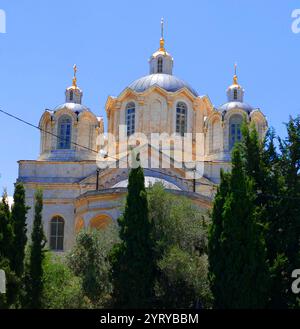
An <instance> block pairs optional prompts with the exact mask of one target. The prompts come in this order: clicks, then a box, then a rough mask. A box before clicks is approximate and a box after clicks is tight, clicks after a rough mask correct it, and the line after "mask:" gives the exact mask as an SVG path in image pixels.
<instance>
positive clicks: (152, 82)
mask: <svg viewBox="0 0 300 329" xmlns="http://www.w3.org/2000/svg"><path fill="white" fill-rule="evenodd" d="M152 86H159V87H160V88H162V89H164V90H166V91H168V92H176V91H178V90H180V89H183V88H187V89H188V90H189V91H190V92H191V93H192V94H193V95H194V96H195V97H198V93H197V92H196V91H195V90H194V89H193V88H192V87H191V86H189V84H188V83H186V82H185V81H183V80H181V79H179V78H177V77H175V76H174V75H170V74H164V73H156V74H150V75H147V76H144V77H142V78H140V79H137V80H135V81H134V82H132V83H131V84H130V85H129V86H128V88H130V89H132V90H134V91H136V92H138V93H141V92H144V91H145V90H147V89H149V88H151V87H152Z"/></svg>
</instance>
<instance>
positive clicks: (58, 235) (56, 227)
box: [50, 216, 65, 251]
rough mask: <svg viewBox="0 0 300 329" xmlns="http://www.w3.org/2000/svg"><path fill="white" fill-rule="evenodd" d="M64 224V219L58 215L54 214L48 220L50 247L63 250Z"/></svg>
mask: <svg viewBox="0 0 300 329" xmlns="http://www.w3.org/2000/svg"><path fill="white" fill-rule="evenodd" d="M64 226H65V221H64V219H63V218H62V217H60V216H55V217H53V218H52V219H51V222H50V249H51V250H55V251H62V250H64Z"/></svg>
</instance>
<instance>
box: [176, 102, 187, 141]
mask: <svg viewBox="0 0 300 329" xmlns="http://www.w3.org/2000/svg"><path fill="white" fill-rule="evenodd" d="M186 132H187V106H186V104H185V103H183V102H179V103H178V104H177V106H176V133H179V134H180V135H181V136H184V134H185V133H186Z"/></svg>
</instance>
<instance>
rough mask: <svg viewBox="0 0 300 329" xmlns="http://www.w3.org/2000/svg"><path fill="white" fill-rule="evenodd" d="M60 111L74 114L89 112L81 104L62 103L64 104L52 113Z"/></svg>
mask: <svg viewBox="0 0 300 329" xmlns="http://www.w3.org/2000/svg"><path fill="white" fill-rule="evenodd" d="M62 109H67V110H71V111H73V112H75V113H80V112H84V111H88V112H90V110H89V109H88V108H87V107H86V106H84V105H82V104H77V103H64V104H61V105H59V106H57V107H56V108H55V109H54V110H53V111H54V112H56V111H59V110H62Z"/></svg>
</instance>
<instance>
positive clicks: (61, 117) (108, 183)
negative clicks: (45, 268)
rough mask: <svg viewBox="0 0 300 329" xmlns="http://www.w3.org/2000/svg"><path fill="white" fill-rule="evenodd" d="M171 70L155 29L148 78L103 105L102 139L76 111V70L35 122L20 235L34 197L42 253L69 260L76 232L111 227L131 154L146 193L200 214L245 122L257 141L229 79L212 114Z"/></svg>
mask: <svg viewBox="0 0 300 329" xmlns="http://www.w3.org/2000/svg"><path fill="white" fill-rule="evenodd" d="M173 64H174V61H173V57H172V56H171V54H169V53H168V52H167V50H166V48H165V40H164V36H163V29H162V35H161V39H160V45H159V48H158V50H157V51H155V52H154V53H153V54H152V56H151V57H150V59H149V74H148V75H146V76H143V77H141V78H139V79H137V80H135V81H134V82H132V83H131V84H129V85H128V86H126V87H125V88H124V90H123V91H122V92H121V93H120V94H119V95H118V96H117V97H114V96H109V97H108V99H107V101H106V105H105V110H106V115H107V129H106V130H105V129H104V122H103V118H102V117H100V116H97V115H95V114H94V113H93V112H92V111H91V110H90V109H89V108H88V107H86V106H85V105H83V92H82V90H81V89H80V88H79V87H78V84H77V67H76V66H74V77H73V82H72V85H71V86H70V87H68V88H67V89H66V90H65V102H64V103H63V104H61V105H59V106H57V107H56V108H53V109H52V110H48V109H47V110H45V112H44V113H43V114H42V116H41V119H40V122H39V128H40V131H41V142H40V155H39V157H38V159H37V160H20V161H19V177H18V181H19V182H22V183H23V184H24V186H25V190H26V203H27V205H28V206H29V207H30V210H29V212H28V215H27V221H28V231H29V232H30V231H31V228H32V224H33V217H34V214H33V211H34V193H35V191H36V189H37V188H41V189H42V190H43V194H44V207H43V221H44V230H45V233H46V236H47V240H48V247H49V249H51V250H53V251H55V252H64V251H68V250H70V248H72V246H73V244H74V242H75V238H76V234H77V233H78V232H79V231H80V230H81V229H82V228H89V227H90V228H96V229H101V228H103V227H105V226H106V225H108V224H109V223H110V222H112V221H116V220H117V218H118V217H119V216H120V214H121V213H122V206H123V203H124V197H125V196H126V192H127V184H128V173H129V170H130V166H128V163H129V157H130V156H129V155H130V154H131V153H132V149H133V148H134V149H138V154H139V159H138V160H139V161H141V162H143V163H142V166H143V168H144V173H145V184H146V186H151V185H152V184H153V183H155V182H161V183H162V184H163V185H164V186H165V188H166V189H167V190H168V191H170V193H173V194H175V195H182V196H185V197H187V198H189V199H191V200H192V202H193V203H194V204H195V205H196V206H198V207H199V208H201V209H203V210H206V209H210V207H211V205H212V200H213V197H214V194H215V191H216V186H217V184H218V183H219V182H220V169H224V170H229V169H230V154H231V150H232V147H233V145H234V144H235V143H236V142H238V141H240V140H241V124H242V122H243V120H245V119H246V120H247V122H252V123H254V124H255V127H256V129H257V131H258V133H259V136H260V138H263V136H264V134H265V132H266V130H267V121H266V118H265V116H264V115H263V113H262V112H261V111H260V110H259V109H258V108H254V107H252V106H251V105H249V104H247V103H246V102H244V89H243V87H242V86H241V85H240V84H239V82H238V77H237V73H236V70H235V74H234V77H233V82H232V84H231V85H230V86H229V87H228V89H227V101H226V102H225V103H224V104H223V105H221V106H219V107H215V106H214V105H213V104H212V103H211V100H210V99H209V97H208V96H206V95H205V96H200V95H199V94H198V93H197V91H196V89H194V88H192V87H191V86H190V85H189V84H188V83H186V82H185V81H183V80H181V79H180V78H178V77H176V76H175V75H174V74H173ZM105 131H106V132H105ZM153 136H154V137H153ZM162 136H168V137H164V138H162ZM184 136H189V138H188V140H189V142H190V143H187V144H189V145H188V146H186V147H183V148H178V147H175V146H174V145H175V144H176V143H174V140H176V138H179V140H180V138H181V137H184ZM150 137H151V140H150ZM163 139H164V140H163ZM166 139H167V140H173V142H172V141H171V142H170V143H169V146H170V147H165V146H164V145H165V144H167V143H164V141H165V140H166ZM162 140H163V142H162ZM184 143H185V142H184ZM184 143H183V142H181V145H183V144H184ZM177 144H178V143H177ZM177 144H176V145H177ZM179 144H180V143H179ZM184 145H185V144H184ZM150 158H151V161H150V160H149V159H150ZM145 159H146V160H145ZM183 159H186V161H184V163H183V164H182V161H180V160H183ZM149 162H151V163H150V164H149ZM191 163H193V164H194V165H193V166H191V165H190V164H191ZM191 168H192V169H191Z"/></svg>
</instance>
